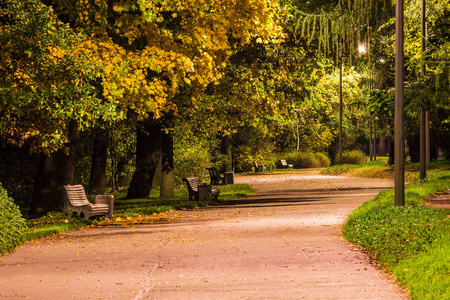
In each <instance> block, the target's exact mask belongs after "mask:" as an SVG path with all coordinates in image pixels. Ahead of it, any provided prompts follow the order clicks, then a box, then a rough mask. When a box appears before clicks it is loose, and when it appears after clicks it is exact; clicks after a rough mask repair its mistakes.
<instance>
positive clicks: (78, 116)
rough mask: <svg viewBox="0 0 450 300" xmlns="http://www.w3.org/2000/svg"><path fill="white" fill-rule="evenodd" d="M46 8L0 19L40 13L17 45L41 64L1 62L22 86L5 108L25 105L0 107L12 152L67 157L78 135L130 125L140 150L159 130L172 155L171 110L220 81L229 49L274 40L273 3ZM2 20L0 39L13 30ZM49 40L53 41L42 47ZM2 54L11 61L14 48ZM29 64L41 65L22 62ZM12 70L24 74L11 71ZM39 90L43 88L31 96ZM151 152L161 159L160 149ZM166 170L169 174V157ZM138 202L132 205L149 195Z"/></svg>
mask: <svg viewBox="0 0 450 300" xmlns="http://www.w3.org/2000/svg"><path fill="white" fill-rule="evenodd" d="M43 2H44V3H45V5H44V4H43V3H42V2H41V1H37V0H27V1H17V0H10V1H7V2H6V5H5V7H4V9H5V10H2V11H3V12H4V14H3V15H2V19H3V20H6V19H7V18H8V17H10V16H12V14H11V11H13V10H14V9H16V6H18V5H19V6H20V7H21V8H22V9H23V11H24V12H23V13H19V14H16V15H15V18H19V19H26V20H28V19H33V18H34V17H33V16H32V14H30V12H31V11H34V10H35V9H36V7H39V8H40V9H41V11H42V13H39V14H37V16H38V17H39V22H41V24H42V26H35V31H34V32H36V30H38V31H39V32H38V33H37V34H33V30H31V27H30V28H28V29H30V31H27V30H28V29H25V30H24V29H23V28H18V29H17V30H22V32H21V35H22V37H23V40H25V41H31V42H30V43H31V44H33V45H34V46H37V49H38V50H39V51H41V52H39V53H41V54H40V56H39V55H36V49H35V48H33V47H31V46H30V49H29V50H26V51H28V52H24V55H22V56H20V57H17V56H14V55H11V56H3V55H2V63H3V65H2V67H3V66H6V67H5V68H4V69H3V70H5V69H8V68H10V69H14V70H15V71H14V72H16V74H15V75H14V74H13V73H10V74H8V75H9V77H7V78H8V80H13V79H12V78H16V77H17V75H20V76H21V78H22V82H20V83H21V84H22V89H21V90H20V91H19V92H17V90H14V89H11V88H9V89H6V92H7V93H8V95H7V97H4V98H3V99H18V97H22V98H23V99H26V101H21V100H20V101H19V100H18V101H9V100H8V102H7V103H2V104H3V106H8V109H9V111H12V112H13V113H11V114H9V115H8V116H5V115H2V116H1V117H2V120H7V117H9V119H10V120H14V121H15V122H16V123H14V124H17V125H16V126H9V125H3V127H2V135H6V136H8V137H9V138H12V139H13V140H14V141H15V142H16V143H19V144H20V143H23V142H25V141H29V140H31V139H32V138H35V139H36V140H37V141H38V142H37V144H36V149H37V150H40V151H44V152H47V153H51V152H52V151H54V150H57V149H59V148H61V147H63V146H65V147H66V152H68V153H71V151H70V149H71V147H72V148H73V147H74V146H75V145H76V136H77V132H78V131H79V130H84V129H85V128H87V127H89V126H94V125H95V124H98V123H103V124H105V122H106V123H107V124H108V123H112V122H114V121H117V120H121V119H126V118H127V117H128V118H130V117H131V118H133V119H136V120H138V121H140V122H141V123H140V124H141V126H140V134H141V138H140V139H139V138H138V145H137V146H138V149H139V148H140V146H141V144H142V142H141V143H139V141H142V140H143V142H144V143H147V142H148V141H149V140H151V139H152V137H151V136H149V135H148V133H149V132H150V133H155V132H158V131H159V132H160V133H161V132H162V131H161V130H162V129H165V131H163V132H162V133H163V136H164V133H168V134H169V137H168V140H169V153H170V139H171V138H170V124H169V126H165V123H167V122H168V121H167V120H170V119H173V118H176V117H177V114H178V105H179V102H177V101H179V99H183V101H185V99H189V101H191V102H193V103H194V107H195V102H196V99H197V97H198V96H199V95H200V94H201V93H202V92H203V89H204V88H205V87H206V86H207V85H209V84H214V83H215V82H216V81H217V80H218V79H220V78H221V74H222V70H223V68H224V67H225V66H226V64H227V60H228V58H229V56H230V55H231V54H232V52H233V51H234V49H237V48H239V47H241V46H242V45H245V44H246V43H248V42H249V41H251V40H253V41H256V42H258V43H267V42H269V41H271V40H276V39H279V37H280V29H279V27H278V25H277V24H276V13H277V9H278V4H277V2H276V1H270V0H253V1H252V0H250V1H236V0H228V1H227V0H211V1H201V0H200V1H197V0H195V1H194V0H181V1H170V0H167V1H160V0H152V1H145V0H138V1H103V0H81V1H74V0H63V1H51V0H48V1H43ZM41 11H39V12H41ZM55 16H57V19H56V18H55ZM3 20H2V33H3V32H4V28H5V26H9V25H11V24H9V23H8V21H3ZM25 23H26V22H25ZM17 24H18V23H17V22H16V23H14V24H13V25H14V26H15V25H17ZM30 24H31V23H30ZM58 34H59V35H58ZM47 36H52V37H53V38H54V42H49V44H48V45H47V44H45V42H46V41H47V40H46V39H43V42H39V39H42V37H47ZM10 37H11V36H10ZM69 41H70V42H69ZM8 45H10V46H11V49H10V52H11V53H13V52H14V51H16V50H17V49H15V47H16V48H20V47H21V46H20V47H19V46H18V45H17V43H16V44H14V43H10V44H8ZM3 52H5V51H3ZM27 55H28V57H27ZM4 57H5V58H4ZM10 57H11V61H9V60H8V59H9V58H10ZM29 57H34V58H36V59H38V60H39V61H38V63H28V61H29ZM3 58H4V59H3ZM52 62H55V64H54V66H52V65H51V63H52ZM8 64H9V65H8ZM19 65H23V66H24V67H23V68H22V69H20V68H16V67H17V66H19ZM25 66H26V68H25ZM40 67H41V68H40ZM36 70H38V71H39V72H36ZM20 72H22V73H20ZM27 74H32V75H33V76H34V74H39V76H41V77H39V78H35V82H39V83H38V84H35V82H33V80H30V79H29V78H28V77H27V76H30V75H27ZM50 75H51V76H50ZM33 76H31V79H33ZM46 76H47V77H46ZM5 84H6V85H8V84H9V82H6V83H5ZM40 85H41V86H42V87H43V88H42V89H36V87H39V86H40ZM23 91H26V92H25V93H24V92H23ZM181 94H182V95H183V97H180V95H181ZM22 98H21V99H22ZM30 99H32V100H33V101H30ZM19 109H20V111H19ZM25 114H26V115H27V116H25ZM14 118H16V119H17V120H16V119H14ZM42 120H49V122H48V124H46V123H45V122H42ZM2 124H5V123H2ZM148 126H150V130H149V129H148ZM146 127H147V129H146ZM69 129H71V130H69ZM44 132H45V133H46V134H45V135H44V134H43V133H44ZM70 133H72V134H70ZM162 141H164V139H162ZM155 148H158V149H159V150H158V149H156V151H160V149H161V144H160V145H159V146H158V145H155ZM138 151H139V150H138ZM141 152H142V151H141ZM73 156H74V155H72V157H73ZM144 156H145V157H143V158H142V159H138V160H137V162H136V170H137V175H136V176H135V177H137V178H139V179H142V178H146V179H145V180H144V181H142V180H140V181H139V184H138V185H140V186H146V188H147V187H149V186H150V187H151V180H148V179H151V177H152V176H153V173H154V171H155V168H153V167H150V168H148V165H149V160H148V159H149V157H148V155H147V154H145V155H144ZM153 156H154V157H157V155H153ZM141 162H143V163H141ZM57 164H58V165H59V164H60V163H59V162H58V163H57ZM142 165H145V166H147V167H144V168H141V166H142ZM150 165H152V164H151V163H150ZM153 165H154V164H153ZM168 168H169V171H170V168H173V166H170V157H169V166H168ZM149 184H150V185H149ZM130 188H131V190H132V191H133V188H132V187H130ZM145 193H146V192H145V191H144V192H142V191H140V192H138V193H134V195H131V196H147V195H148V193H147V195H146V194H145ZM41 198H42V197H41ZM44 206H45V207H42V210H43V211H46V210H47V211H48V210H50V209H52V208H55V206H56V203H55V202H54V203H49V204H46V205H44Z"/></svg>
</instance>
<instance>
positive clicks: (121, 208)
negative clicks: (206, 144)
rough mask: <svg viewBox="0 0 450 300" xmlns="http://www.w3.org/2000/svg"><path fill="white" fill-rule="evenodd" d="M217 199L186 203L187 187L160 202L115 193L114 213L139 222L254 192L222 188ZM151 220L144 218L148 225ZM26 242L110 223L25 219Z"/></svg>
mask: <svg viewBox="0 0 450 300" xmlns="http://www.w3.org/2000/svg"><path fill="white" fill-rule="evenodd" d="M219 188H220V196H219V199H218V200H215V199H212V200H210V201H209V202H200V201H188V192H187V189H186V188H179V189H176V190H175V195H174V197H173V198H170V199H160V198H159V191H156V190H154V191H152V192H151V193H150V196H149V197H148V198H141V199H125V196H126V191H122V192H118V193H115V194H114V214H115V216H116V220H120V223H121V225H126V224H127V223H129V224H133V223H136V222H139V223H142V222H145V221H143V220H144V219H143V218H142V216H149V215H157V214H160V213H164V212H168V211H172V210H186V209H193V208H196V207H204V206H208V205H214V204H217V203H221V202H224V201H229V200H233V199H237V198H239V197H242V196H244V195H248V194H251V193H253V192H254V191H253V189H252V188H251V187H250V186H249V185H248V184H233V185H221V186H219ZM150 221H151V220H149V219H147V222H150ZM26 222H27V226H28V229H27V230H26V233H25V236H26V240H27V241H30V240H35V239H40V238H44V237H48V236H51V235H54V234H58V233H63V232H67V231H70V230H73V229H77V228H81V227H87V226H101V225H107V224H109V223H110V221H109V220H107V219H105V218H99V219H94V220H89V221H86V220H84V219H80V218H79V217H77V216H75V217H69V218H67V219H64V218H63V214H62V213H61V212H53V213H49V214H47V215H46V216H45V217H42V218H38V219H30V220H27V221H26Z"/></svg>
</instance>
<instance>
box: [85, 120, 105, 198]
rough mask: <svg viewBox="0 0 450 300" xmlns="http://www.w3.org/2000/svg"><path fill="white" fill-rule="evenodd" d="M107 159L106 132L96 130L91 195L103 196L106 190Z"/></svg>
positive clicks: (90, 182) (90, 184) (90, 183)
mask: <svg viewBox="0 0 450 300" xmlns="http://www.w3.org/2000/svg"><path fill="white" fill-rule="evenodd" d="M107 159H108V132H107V130H106V129H97V130H96V132H95V138H94V147H93V151H92V164H91V176H90V179H89V191H90V192H91V193H92V194H97V195H99V194H104V193H105V188H106V162H107Z"/></svg>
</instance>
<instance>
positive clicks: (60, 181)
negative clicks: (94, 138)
mask: <svg viewBox="0 0 450 300" xmlns="http://www.w3.org/2000/svg"><path fill="white" fill-rule="evenodd" d="M69 140H70V142H69V144H68V147H69V153H68V155H66V154H65V153H64V150H59V151H57V152H55V153H53V154H51V155H50V156H47V155H42V156H41V159H40V162H39V167H38V172H37V174H36V181H35V183H34V189H33V196H32V198H31V203H30V210H29V215H30V216H35V217H38V216H42V215H44V214H46V213H47V212H50V211H55V210H60V209H61V207H62V195H61V192H60V191H58V187H59V186H60V185H67V184H73V178H74V175H75V166H76V160H77V157H76V154H77V148H78V147H77V145H78V124H77V123H76V122H75V121H71V122H70V123H69Z"/></svg>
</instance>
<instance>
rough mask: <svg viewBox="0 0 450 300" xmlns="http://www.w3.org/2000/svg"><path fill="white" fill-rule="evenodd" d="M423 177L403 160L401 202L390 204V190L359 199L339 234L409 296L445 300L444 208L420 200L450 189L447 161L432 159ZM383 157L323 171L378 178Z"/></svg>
mask: <svg viewBox="0 0 450 300" xmlns="http://www.w3.org/2000/svg"><path fill="white" fill-rule="evenodd" d="M431 167H432V169H431V170H429V171H428V172H427V178H426V179H424V180H417V179H416V180H413V179H414V178H418V176H419V175H418V171H417V168H418V166H417V165H415V164H407V165H406V168H407V169H408V170H409V171H408V173H409V175H408V176H407V178H409V179H410V180H412V182H411V183H409V184H408V185H406V187H405V201H406V205H405V206H402V207H394V205H393V203H394V192H393V189H391V190H387V191H384V192H382V193H380V194H379V195H378V196H377V197H376V198H375V199H373V200H371V201H368V202H366V203H364V205H362V206H361V207H359V208H358V209H356V210H355V211H354V212H353V213H352V214H351V215H350V216H349V217H348V219H347V221H346V223H345V224H344V227H343V233H344V236H345V238H346V239H347V240H348V241H350V242H352V243H354V244H358V245H361V246H362V247H364V248H365V249H367V250H368V251H369V252H370V253H372V254H373V255H374V256H375V257H376V258H377V259H378V260H379V261H380V263H381V264H382V265H383V266H384V267H385V268H386V269H387V270H388V271H389V272H391V273H392V274H394V276H395V277H396V279H397V280H398V282H399V283H400V284H402V285H403V286H405V287H406V288H407V289H408V290H409V291H410V294H411V298H412V299H450V277H449V275H450V210H449V209H439V208H432V207H427V206H423V205H421V204H422V203H423V202H424V201H425V199H426V196H428V195H432V194H435V193H438V192H441V191H445V190H448V189H450V163H449V162H444V161H438V162H434V163H433V164H432V166H431ZM390 170H391V167H389V166H387V164H386V163H385V162H383V161H378V162H369V163H366V164H363V165H360V166H356V165H353V166H347V165H345V166H337V167H336V166H334V167H332V168H330V169H329V170H326V171H324V173H327V174H336V173H338V174H349V175H351V176H365V177H383V176H381V175H380V174H386V176H391V175H389V173H390Z"/></svg>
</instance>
